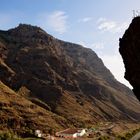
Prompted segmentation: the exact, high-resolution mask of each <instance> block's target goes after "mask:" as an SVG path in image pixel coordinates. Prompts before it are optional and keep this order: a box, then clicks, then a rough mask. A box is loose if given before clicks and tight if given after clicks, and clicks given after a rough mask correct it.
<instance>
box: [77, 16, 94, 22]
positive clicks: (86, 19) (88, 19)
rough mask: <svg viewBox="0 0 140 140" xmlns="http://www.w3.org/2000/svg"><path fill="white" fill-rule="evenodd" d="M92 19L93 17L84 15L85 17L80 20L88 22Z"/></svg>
mask: <svg viewBox="0 0 140 140" xmlns="http://www.w3.org/2000/svg"><path fill="white" fill-rule="evenodd" d="M91 20H92V17H84V18H83V19H80V20H79V22H84V23H86V22H89V21H91Z"/></svg>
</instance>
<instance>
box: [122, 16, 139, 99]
mask: <svg viewBox="0 0 140 140" xmlns="http://www.w3.org/2000/svg"><path fill="white" fill-rule="evenodd" d="M119 51H120V53H121V55H122V58H123V61H124V65H125V69H126V72H125V78H126V79H127V80H128V81H129V82H130V84H131V85H132V86H133V91H134V93H135V95H136V97H137V98H138V99H139V100H140V17H136V18H134V19H133V21H132V23H131V24H130V26H129V28H128V29H127V30H126V32H125V34H124V35H123V37H122V38H121V39H120V49H119Z"/></svg>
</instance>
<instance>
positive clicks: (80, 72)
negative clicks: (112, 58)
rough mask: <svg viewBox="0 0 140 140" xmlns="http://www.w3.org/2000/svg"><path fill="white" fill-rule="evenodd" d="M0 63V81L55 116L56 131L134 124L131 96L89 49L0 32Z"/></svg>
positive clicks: (139, 116) (135, 106)
mask: <svg viewBox="0 0 140 140" xmlns="http://www.w3.org/2000/svg"><path fill="white" fill-rule="evenodd" d="M0 57H1V59H0V80H1V81H2V82H3V83H4V84H6V85H8V86H9V87H10V88H12V89H13V90H15V91H16V93H17V94H19V95H20V96H23V97H24V98H25V99H26V100H28V101H30V102H32V103H33V104H35V105H37V106H39V107H41V108H43V109H45V110H46V111H47V112H51V113H53V114H55V115H56V116H57V117H56V118H57V121H58V122H59V123H57V122H55V121H54V124H58V126H60V128H61V127H66V125H64V122H65V123H66V124H67V125H71V126H76V127H83V126H84V125H85V124H86V125H89V124H90V125H91V124H93V123H96V122H99V121H120V120H125V121H128V120H129V121H130V120H131V121H132V120H133V121H134V120H135V121H136V120H138V121H139V120H140V110H139V108H140V104H139V102H138V101H137V100H136V98H135V97H134V95H133V93H132V92H131V90H130V89H129V88H127V87H126V86H124V85H123V84H121V83H119V82H118V81H117V80H116V79H115V78H114V76H113V75H112V74H111V72H110V71H109V70H108V69H107V68H106V67H105V66H104V64H103V62H102V60H101V59H100V58H99V57H98V56H97V55H96V53H95V52H94V51H92V50H91V49H87V48H84V47H82V46H80V45H77V44H73V43H68V42H64V41H61V40H58V39H56V38H54V37H52V36H50V35H48V34H47V33H46V32H44V31H43V30H42V29H40V28H39V27H34V26H31V25H25V24H21V25H19V26H18V27H16V28H14V29H11V30H8V31H0ZM7 98H8V97H7ZM9 98H10V97H9ZM0 102H1V101H0ZM21 102H22V101H21ZM19 116H20V115H19ZM48 117H50V116H48ZM59 118H60V119H59ZM52 125H53V123H52ZM50 127H51V126H50Z"/></svg>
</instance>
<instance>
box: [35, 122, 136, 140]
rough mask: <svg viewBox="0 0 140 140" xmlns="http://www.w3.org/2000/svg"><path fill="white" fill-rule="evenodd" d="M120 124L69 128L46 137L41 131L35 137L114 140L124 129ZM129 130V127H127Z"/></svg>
mask: <svg viewBox="0 0 140 140" xmlns="http://www.w3.org/2000/svg"><path fill="white" fill-rule="evenodd" d="M119 125H120V124H115V123H111V122H106V123H99V124H98V125H96V126H93V127H90V128H67V129H65V130H62V131H59V132H56V133H55V134H48V135H44V134H42V132H41V131H40V130H36V131H35V135H36V136H37V137H38V138H41V139H44V140H73V139H76V140H98V139H99V140H102V139H101V138H106V139H109V138H111V139H114V140H115V138H116V134H117V132H118V133H121V131H122V129H123V128H121V126H119ZM135 128H137V126H135ZM125 129H126V130H128V132H129V131H130V130H129V126H126V127H125Z"/></svg>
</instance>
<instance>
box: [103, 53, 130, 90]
mask: <svg viewBox="0 0 140 140" xmlns="http://www.w3.org/2000/svg"><path fill="white" fill-rule="evenodd" d="M101 58H102V60H103V62H104V64H105V65H106V67H107V68H108V69H109V70H110V71H111V72H112V73H113V75H114V76H115V78H116V79H117V80H119V81H120V82H122V83H124V84H125V85H127V86H128V87H130V88H132V87H131V85H130V84H129V82H128V81H126V80H125V79H124V72H125V69H124V64H123V61H122V58H121V56H119V54H114V55H113V54H112V55H102V56H101Z"/></svg>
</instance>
